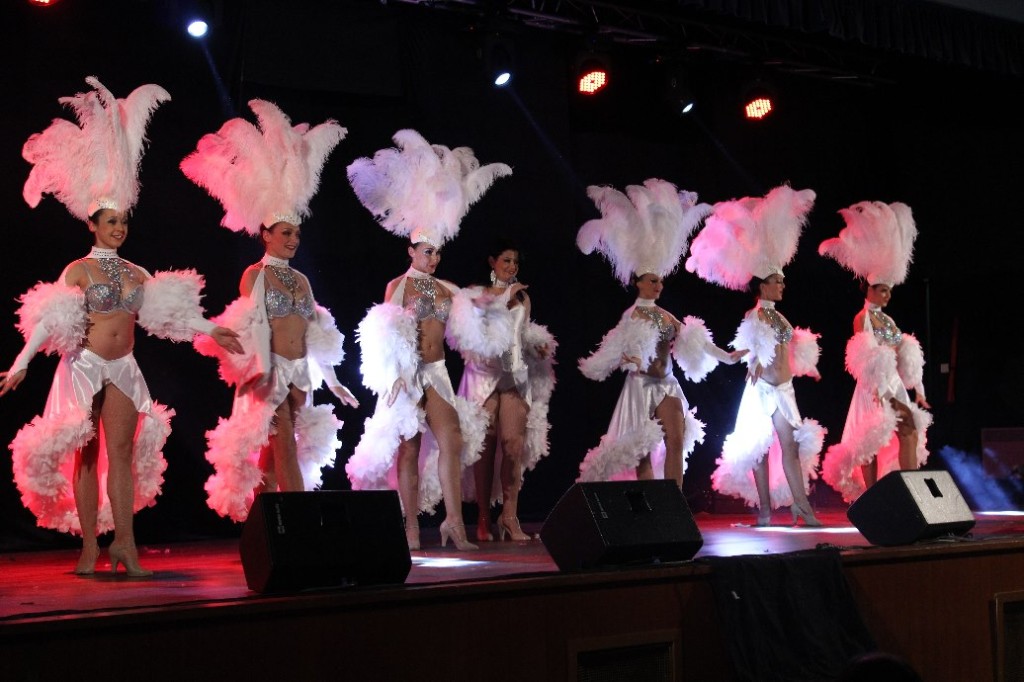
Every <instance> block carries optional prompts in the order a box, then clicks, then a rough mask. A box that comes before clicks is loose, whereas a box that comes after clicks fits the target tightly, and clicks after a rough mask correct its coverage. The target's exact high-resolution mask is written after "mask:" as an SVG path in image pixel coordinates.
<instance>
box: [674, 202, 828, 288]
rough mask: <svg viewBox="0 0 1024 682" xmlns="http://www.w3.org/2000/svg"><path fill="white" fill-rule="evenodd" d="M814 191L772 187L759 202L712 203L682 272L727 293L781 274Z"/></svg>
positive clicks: (805, 219)
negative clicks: (752, 278) (691, 274)
mask: <svg viewBox="0 0 1024 682" xmlns="http://www.w3.org/2000/svg"><path fill="white" fill-rule="evenodd" d="M814 198H815V194H814V190H810V189H804V190H799V191H798V190H795V189H793V188H791V187H789V186H788V185H782V186H780V187H776V188H775V189H773V190H772V191H770V192H769V193H768V194H767V195H765V196H764V197H763V198H761V197H745V198H743V199H739V200H734V201H723V202H721V203H718V204H715V208H714V211H713V212H712V214H711V216H710V217H709V218H708V219H707V222H706V224H705V225H704V229H702V230H701V231H700V233H699V234H698V235H697V236H696V237H695V238H694V240H693V244H691V246H690V257H689V258H687V259H686V269H687V270H689V271H690V272H693V273H696V274H697V276H698V277H700V278H701V279H704V280H707V281H708V282H712V283H714V284H718V285H721V286H724V287H727V288H729V289H738V290H743V289H746V287H747V285H748V284H749V283H750V279H751V277H757V278H759V279H765V278H767V277H768V276H769V275H772V274H782V268H783V267H784V266H785V265H787V264H789V262H790V261H791V260H793V256H795V255H796V247H797V244H798V243H799V241H800V233H801V232H802V231H803V228H804V224H805V223H806V221H807V214H808V213H809V212H810V210H811V207H813V206H814Z"/></svg>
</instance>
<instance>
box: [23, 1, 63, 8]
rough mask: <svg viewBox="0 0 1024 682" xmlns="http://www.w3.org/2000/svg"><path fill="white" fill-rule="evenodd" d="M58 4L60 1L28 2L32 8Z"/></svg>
mask: <svg viewBox="0 0 1024 682" xmlns="http://www.w3.org/2000/svg"><path fill="white" fill-rule="evenodd" d="M58 2H60V0H28V4H30V5H32V6H33V7H53V6H54V5H56V4H57V3H58Z"/></svg>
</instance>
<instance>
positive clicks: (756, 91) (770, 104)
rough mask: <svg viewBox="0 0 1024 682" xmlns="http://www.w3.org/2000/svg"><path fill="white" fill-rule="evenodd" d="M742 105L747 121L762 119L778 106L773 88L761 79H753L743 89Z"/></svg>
mask: <svg viewBox="0 0 1024 682" xmlns="http://www.w3.org/2000/svg"><path fill="white" fill-rule="evenodd" d="M742 105H743V115H744V117H746V119H747V120H748V121H763V120H764V119H765V118H767V117H768V116H771V115H772V113H773V112H774V111H775V110H776V108H777V107H778V103H777V98H776V96H775V90H774V88H772V87H771V86H769V85H767V84H766V83H764V82H763V81H760V80H759V81H755V82H754V83H752V84H751V85H748V86H747V87H746V88H745V89H744V94H743V101H742Z"/></svg>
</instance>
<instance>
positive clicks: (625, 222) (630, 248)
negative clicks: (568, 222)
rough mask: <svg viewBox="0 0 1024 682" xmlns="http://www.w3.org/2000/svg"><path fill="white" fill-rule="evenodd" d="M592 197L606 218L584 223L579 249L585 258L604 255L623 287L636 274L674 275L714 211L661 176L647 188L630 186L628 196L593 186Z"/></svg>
mask: <svg viewBox="0 0 1024 682" xmlns="http://www.w3.org/2000/svg"><path fill="white" fill-rule="evenodd" d="M587 196H589V197H590V198H591V199H592V200H593V202H594V203H595V204H596V205H597V208H598V210H599V211H601V217H600V218H594V219H593V220H588V221H587V222H585V223H583V226H582V227H580V231H579V232H578V233H577V234H576V245H577V246H578V247H579V249H580V251H582V252H583V253H586V254H590V253H593V252H594V251H600V252H601V253H602V254H603V255H604V257H605V258H606V259H607V260H608V262H609V263H611V264H612V269H613V270H614V272H615V278H616V279H618V280H619V281H620V282H621V283H622V285H623V286H628V285H629V283H630V282H631V281H632V278H633V277H634V276H639V275H643V274H646V273H653V274H655V275H658V276H659V277H665V276H666V275H669V274H671V273H672V272H675V269H676V268H677V267H679V259H680V258H682V256H683V254H684V253H685V252H686V246H687V243H688V242H689V239H690V235H691V234H692V233H693V230H694V228H696V227H697V224H698V223H700V221H701V220H702V219H703V218H704V217H705V216H707V214H708V213H710V212H711V206H709V205H708V204H698V203H697V195H696V193H694V192H687V191H679V190H678V189H677V188H676V186H675V185H673V184H672V183H671V182H667V181H665V180H659V179H657V178H650V179H648V180H644V184H643V186H642V187H641V186H640V185H629V186H627V187H626V193H625V194H623V193H622V192H620V191H619V190H617V189H615V188H614V187H601V186H598V185H591V186H590V187H588V188H587Z"/></svg>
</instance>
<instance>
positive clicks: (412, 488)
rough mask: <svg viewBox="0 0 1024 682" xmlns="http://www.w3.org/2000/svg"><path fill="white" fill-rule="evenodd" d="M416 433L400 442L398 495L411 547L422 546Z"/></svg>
mask: <svg viewBox="0 0 1024 682" xmlns="http://www.w3.org/2000/svg"><path fill="white" fill-rule="evenodd" d="M421 439H422V436H421V435H420V434H416V436H415V437H413V438H410V439H409V440H403V441H402V442H400V443H399V444H398V464H397V466H398V497H399V498H401V500H402V509H404V510H405V540H406V542H408V543H409V549H419V548H420V522H419V518H418V515H419V509H420V440H421Z"/></svg>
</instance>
